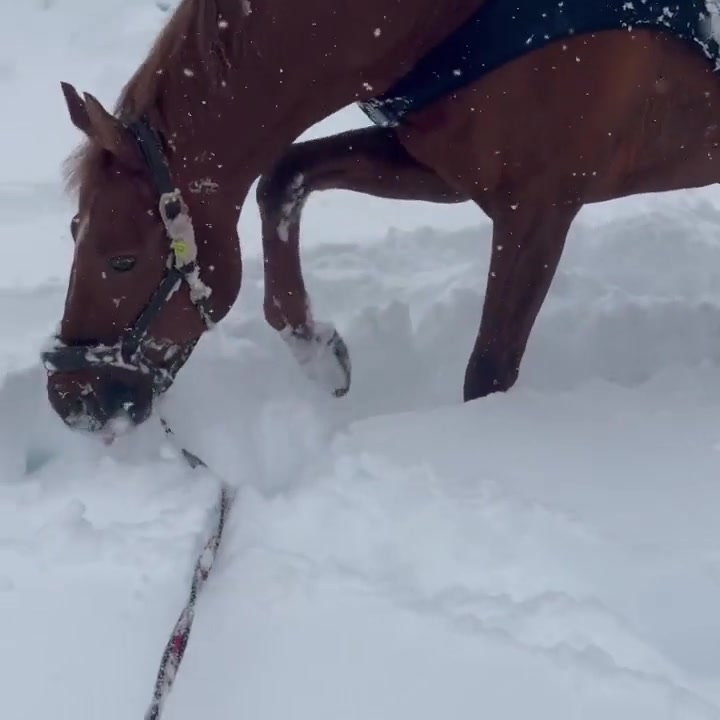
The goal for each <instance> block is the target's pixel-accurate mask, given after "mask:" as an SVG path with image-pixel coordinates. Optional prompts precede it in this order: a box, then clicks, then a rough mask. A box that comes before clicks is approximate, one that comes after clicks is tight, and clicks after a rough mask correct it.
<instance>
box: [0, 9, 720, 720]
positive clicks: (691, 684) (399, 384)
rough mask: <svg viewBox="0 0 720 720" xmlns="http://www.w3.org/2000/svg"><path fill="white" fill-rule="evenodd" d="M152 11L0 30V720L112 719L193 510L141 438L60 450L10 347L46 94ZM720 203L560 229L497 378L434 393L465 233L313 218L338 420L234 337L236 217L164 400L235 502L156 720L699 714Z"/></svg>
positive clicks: (35, 303) (21, 330)
mask: <svg viewBox="0 0 720 720" xmlns="http://www.w3.org/2000/svg"><path fill="white" fill-rule="evenodd" d="M160 5H162V3H160ZM109 17H111V18H112V21H111V22H109V21H108V18H109ZM165 17H166V15H165V13H164V12H163V11H162V10H161V9H160V8H159V7H158V5H157V4H156V3H154V2H151V1H150V0H122V1H121V0H104V2H103V3H91V2H87V0H65V1H64V2H62V1H61V0H56V2H48V1H47V0H45V1H44V2H26V3H22V4H14V5H12V6H11V7H10V5H8V8H6V9H5V10H3V14H2V19H3V20H5V19H6V18H8V22H2V23H0V90H2V92H3V95H4V97H9V98H10V103H9V107H12V108H13V112H11V113H6V115H5V116H4V119H3V121H2V122H3V131H4V132H3V133H0V157H3V164H2V165H0V242H2V243H3V245H4V247H6V248H12V251H11V252H10V251H9V250H8V251H7V252H6V255H5V259H4V262H3V267H2V271H1V272H0V294H1V295H2V302H1V303H0V363H1V365H0V369H1V370H2V373H3V378H4V379H3V382H2V386H1V387H0V461H1V462H2V476H1V477H0V618H2V626H1V627H0V630H1V633H0V636H1V637H2V642H0V678H1V679H2V681H1V682H0V687H1V688H2V700H1V701H0V702H2V706H1V708H0V711H1V713H2V717H3V718H7V719H8V720H45V718H58V717H59V718H71V717H72V718H75V719H76V720H84V719H85V718H88V720H89V719H90V718H96V717H98V716H102V717H103V718H104V719H105V720H120V719H122V720H125V719H126V718H132V717H136V718H140V717H141V716H142V714H143V713H144V711H145V708H146V706H147V704H148V702H149V700H150V693H151V690H152V685H153V682H154V678H155V672H156V669H157V664H158V661H159V658H160V653H161V651H162V648H163V646H164V643H165V641H166V639H167V635H168V633H169V631H170V629H171V627H172V624H173V623H174V621H175V618H176V615H177V612H178V610H179V608H180V606H181V604H182V603H183V602H184V600H185V596H186V592H187V588H188V583H189V581H190V575H191V571H192V566H193V563H194V560H195V555H196V553H197V551H198V550H199V548H200V546H201V544H202V543H203V542H204V539H205V538H204V535H205V523H206V521H207V517H208V512H209V510H210V508H211V506H212V504H213V502H214V500H215V494H216V492H217V484H216V482H215V480H214V479H213V478H212V477H210V476H208V475H207V474H204V473H202V472H191V471H190V470H189V469H187V468H186V467H185V466H184V465H183V464H182V463H181V462H180V461H179V459H178V458H177V455H176V453H175V452H174V451H173V450H172V448H170V447H169V446H168V445H167V443H166V442H165V440H164V439H163V434H162V431H161V429H160V427H159V426H158V424H157V423H156V422H153V423H149V424H148V426H147V427H144V428H143V429H142V430H141V431H139V432H137V433H136V434H135V435H133V436H132V437H128V438H125V439H123V440H121V441H119V442H118V443H116V445H115V446H113V447H112V448H110V449H108V448H106V447H104V446H102V445H100V444H99V443H95V442H91V441H89V440H87V439H85V438H82V437H77V436H75V435H73V434H71V433H69V432H68V431H66V430H65V428H64V427H62V425H61V423H60V422H59V421H58V420H57V419H56V418H55V417H54V416H53V415H52V413H51V411H50V409H49V407H48V405H47V402H46V399H45V394H44V372H43V370H42V369H41V368H40V366H39V363H38V360H37V355H38V351H39V349H40V346H41V344H42V343H43V341H44V340H45V338H46V337H47V335H48V334H49V333H51V332H52V331H53V329H54V327H55V324H56V322H57V320H58V318H59V316H60V313H61V309H62V302H63V298H64V290H65V283H66V279H67V272H68V267H69V261H70V254H71V247H70V246H71V241H70V236H69V229H68V223H69V220H70V217H71V215H72V204H71V200H70V198H66V197H64V196H63V194H62V192H61V188H60V185H59V164H60V162H61V160H62V159H63V157H64V155H65V154H66V153H67V152H68V151H69V150H70V149H71V148H72V146H73V145H74V143H75V142H76V141H77V139H78V138H77V135H76V133H75V132H74V131H73V129H72V127H71V125H70V123H69V120H68V119H67V117H66V112H65V110H64V107H63V104H62V96H61V93H60V91H59V86H58V82H59V80H60V79H67V80H70V81H72V82H75V83H77V85H78V86H79V87H81V88H83V89H87V90H90V91H92V92H94V93H96V94H97V95H98V97H100V99H101V100H103V101H105V102H108V103H112V101H113V100H114V97H115V95H116V94H117V92H118V90H119V88H120V85H121V84H122V82H123V80H124V79H125V78H126V77H127V76H128V75H129V73H130V72H131V70H132V69H133V68H134V66H135V65H136V63H137V62H138V61H139V60H140V59H141V57H142V55H143V53H144V51H145V49H146V48H147V45H148V43H149V42H150V40H151V38H152V37H153V35H154V33H155V32H156V30H157V28H158V27H159V25H160V23H161V22H162V21H163V20H164V19H165ZM32 47H40V48H42V52H40V51H38V52H32V53H31V52H28V48H32ZM128 48H129V49H128ZM46 63H47V64H46ZM361 123H364V119H363V117H362V115H361V114H360V113H359V112H356V111H355V110H353V109H350V110H347V111H344V112H343V113H340V114H338V115H337V116H335V117H333V118H330V119H329V120H328V121H326V122H325V123H323V124H322V125H320V126H318V127H317V128H313V130H312V134H313V135H317V134H321V133H326V132H332V131H336V130H339V129H343V128H346V127H349V126H351V125H358V124H361ZM719 199H720V198H719V197H718V194H717V191H715V190H712V189H710V190H703V191H695V192H692V193H675V194H672V195H665V196H658V197H643V198H633V199H630V200H626V201H622V202H616V203H613V204H608V205H604V206H598V207H595V208H588V209H587V210H585V211H583V213H582V214H581V216H580V218H579V220H578V222H577V223H576V225H575V226H574V228H573V230H572V233H571V237H570V240H569V242H568V248H567V252H566V254H565V256H564V258H563V262H562V265H561V269H560V271H559V273H558V276H557V278H556V282H555V284H554V286H553V288H552V291H551V294H550V297H549V299H548V301H547V303H546V305H545V307H544V309H543V312H542V314H541V317H540V319H539V320H538V323H537V325H536V330H535V333H534V335H533V338H532V341H531V344H530V348H529V350H528V354H527V356H526V360H525V363H524V366H523V369H522V375H521V380H520V382H519V384H518V386H517V387H516V389H514V390H513V391H512V392H511V393H509V394H507V395H504V396H495V397H492V398H488V399H486V400H483V401H480V402H477V403H471V404H468V405H463V404H462V403H461V402H460V395H461V392H460V389H461V381H462V373H463V369H464V364H465V361H466V359H467V355H468V353H469V350H470V347H471V345H472V341H473V337H474V334H475V332H476V329H477V324H478V321H479V312H480V308H481V303H482V293H483V289H484V284H485V273H486V271H487V260H488V257H487V256H488V245H489V232H490V226H489V224H488V223H487V221H486V219H485V218H484V217H483V216H482V215H481V214H479V213H478V212H476V211H475V210H474V209H473V208H472V207H471V206H463V207H461V208H442V207H435V206H432V205H420V204H415V203H412V204H400V203H386V202H381V201H377V200H372V199H369V198H362V197H357V196H350V195H348V194H346V193H339V192H338V193H329V194H326V195H323V196H321V198H317V199H313V200H311V202H310V204H309V206H308V210H307V221H306V223H305V225H304V233H303V234H304V246H303V247H304V252H303V258H304V262H305V267H306V277H307V281H308V286H309V288H310V290H311V292H312V295H313V299H314V303H315V309H316V312H317V314H318V316H319V317H321V318H323V319H330V320H333V321H335V322H336V323H337V324H338V326H339V328H340V330H341V332H343V333H344V335H345V338H346V340H347V341H348V344H349V346H350V351H351V353H352V357H353V367H354V384H353V388H352V390H351V393H350V395H349V396H348V397H346V398H344V399H343V400H341V401H338V400H334V399H333V398H330V397H326V396H325V395H324V394H323V393H322V392H321V391H320V390H319V389H318V388H316V387H314V386H312V385H311V384H310V383H308V382H307V381H306V380H305V378H304V376H303V375H302V373H301V371H300V370H299V368H298V367H297V366H296V365H295V363H294V361H293V359H292V358H291V357H290V356H289V354H288V352H287V350H286V349H285V347H284V345H283V344H282V342H281V341H280V340H279V338H278V337H277V336H276V335H275V334H274V333H273V332H272V331H271V330H270V329H269V328H268V327H267V326H266V325H265V324H264V321H263V319H262V312H261V298H262V263H261V258H260V257H259V254H258V248H259V233H258V230H259V224H258V220H257V213H256V210H255V207H254V204H253V203H252V202H251V200H252V198H251V199H250V202H248V205H247V206H246V207H245V210H244V213H243V219H242V224H241V228H240V229H241V237H242V240H243V247H244V250H245V255H246V269H245V276H244V284H243V290H242V293H241V296H240V299H239V300H238V303H237V305H236V307H235V308H234V310H233V312H232V314H231V316H230V318H229V319H228V320H226V321H225V322H223V323H222V325H221V326H220V327H219V328H217V330H216V331H214V332H213V333H212V334H211V335H210V336H208V337H207V338H206V339H205V340H203V342H202V344H201V345H200V347H199V348H198V350H197V351H196V353H195V355H194V356H193V358H192V360H191V361H190V363H189V364H188V366H187V367H186V369H185V370H184V371H183V372H182V374H181V376H180V378H179V380H178V382H177V384H176V386H175V388H174V389H173V391H172V393H171V394H170V396H169V397H168V398H167V401H166V403H165V408H164V411H165V414H166V416H167V417H168V418H169V419H170V420H171V422H172V423H173V425H174V427H175V429H176V432H177V434H178V436H179V438H180V439H181V440H182V441H183V442H184V443H186V444H187V445H188V447H190V448H191V449H192V450H194V451H195V452H197V453H199V454H200V455H202V456H203V457H204V458H205V459H206V460H207V461H208V463H209V464H210V465H211V466H212V468H213V469H214V470H215V471H216V472H217V473H219V474H221V475H222V476H224V477H225V478H227V479H228V480H229V481H231V482H232V483H233V484H234V485H236V486H237V487H238V489H239V496H238V500H237V503H236V506H235V508H234V510H233V514H232V515H231V518H230V522H229V525H228V528H227V535H226V537H225V540H224V544H223V546H222V549H221V553H220V557H219V558H218V562H217V565H216V567H215V570H214V573H213V575H212V576H211V579H210V581H209V583H208V585H207V587H206V589H205V591H204V593H203V595H202V596H201V598H200V601H199V606H198V614H197V618H196V620H195V625H194V627H193V633H192V636H191V640H190V644H189V646H188V650H187V654H186V657H185V660H184V662H183V665H182V667H181V670H180V673H179V675H178V679H177V682H176V685H175V688H174V690H173V692H172V694H171V696H170V699H169V701H168V704H167V706H166V710H165V715H164V717H165V718H167V719H168V720H186V719H187V720H190V719H191V718H197V717H199V716H200V717H207V718H214V719H217V720H225V719H226V718H227V719H230V718H244V717H248V718H250V717H251V718H253V720H276V719H277V720H280V718H283V720H284V719H285V718H288V717H291V718H295V719H297V720H305V719H307V720H309V719H310V718H312V719H313V720H330V719H331V718H332V719H333V720H335V719H336V718H343V720H354V719H355V718H357V719H358V720H360V718H362V719H363V720H367V719H368V718H373V719H374V720H399V719H400V718H413V719H414V720H425V719H427V720H431V719H432V720H436V719H437V718H439V717H453V718H468V719H469V718H477V717H478V716H479V715H483V716H489V717H493V718H503V720H515V719H516V718H517V719H518V720H520V718H522V719H523V720H527V718H529V717H532V718H543V719H544V718H553V719H554V720H577V719H578V718H582V719H583V720H594V719H595V718H598V720H599V719H600V718H602V719H603V720H605V719H607V718H617V719H618V720H644V719H646V718H647V719H648V720H650V719H652V720H658V719H659V718H673V719H677V718H682V719H683V720H684V719H686V718H687V719H688V720H690V719H693V720H694V719H695V718H703V719H705V718H720V617H719V616H718V612H717V608H718V607H720V534H719V533H718V530H717V516H718V509H719V508H720V482H718V466H719V465H720V422H719V420H720V366H719V360H720V203H719V202H718V200H719ZM347 227H352V229H353V231H352V235H348V234H347V233H346V228H347Z"/></svg>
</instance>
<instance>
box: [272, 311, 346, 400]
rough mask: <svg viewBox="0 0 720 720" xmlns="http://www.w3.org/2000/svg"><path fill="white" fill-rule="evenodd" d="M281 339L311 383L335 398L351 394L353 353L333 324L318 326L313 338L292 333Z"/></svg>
mask: <svg viewBox="0 0 720 720" xmlns="http://www.w3.org/2000/svg"><path fill="white" fill-rule="evenodd" d="M281 335H282V337H283V340H285V342H286V343H287V345H288V347H289V348H290V351H291V352H292V354H293V356H294V357H295V360H297V362H298V364H299V365H300V367H301V368H302V370H303V372H304V373H305V375H306V376H307V377H308V378H309V379H310V380H312V381H314V382H316V383H318V384H319V385H321V386H323V387H325V388H327V390H329V391H330V392H331V393H332V394H333V395H334V396H335V397H338V398H339V397H343V395H346V394H347V392H348V390H350V378H351V374H352V372H351V370H352V366H351V363H350V353H349V352H348V348H347V345H346V344H345V341H344V340H343V339H342V337H341V336H340V333H338V331H337V330H336V329H335V328H334V327H333V326H332V325H331V324H329V323H321V322H316V323H314V324H313V329H312V334H310V335H304V334H300V333H299V332H295V331H292V330H289V329H287V330H282V331H281Z"/></svg>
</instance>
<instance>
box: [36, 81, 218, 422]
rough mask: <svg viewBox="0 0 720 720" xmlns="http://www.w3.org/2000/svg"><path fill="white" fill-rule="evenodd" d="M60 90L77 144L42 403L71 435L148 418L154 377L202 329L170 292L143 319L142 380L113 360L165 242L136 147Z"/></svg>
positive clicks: (148, 301)
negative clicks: (71, 246)
mask: <svg viewBox="0 0 720 720" xmlns="http://www.w3.org/2000/svg"><path fill="white" fill-rule="evenodd" d="M63 90H64V92H65V98H66V102H67V105H68V110H69V112H70V117H71V119H72V121H73V123H74V124H75V126H76V127H78V128H79V129H80V130H81V131H82V132H83V133H84V134H85V135H86V136H87V144H86V145H85V146H84V147H83V149H82V154H81V155H80V156H79V158H78V159H77V164H76V166H75V168H74V173H75V175H74V177H72V180H73V181H74V182H75V184H76V186H77V190H78V201H79V206H78V211H77V214H76V215H75V217H74V218H73V221H72V234H73V238H74V242H75V252H74V256H73V263H72V269H71V273H70V279H69V285H68V291H67V297H66V302H65V310H64V314H63V317H62V321H61V325H60V332H59V336H58V344H59V348H58V349H57V350H56V351H55V356H54V357H53V354H52V353H50V354H49V355H50V362H49V364H50V367H49V373H48V396H49V400H50V402H51V404H52V406H53V408H54V409H55V411H56V412H57V413H58V414H59V415H60V417H61V418H62V419H63V420H64V421H65V422H66V423H67V424H68V425H70V426H71V427H76V428H82V429H86V430H91V431H95V430H101V429H103V428H107V427H108V424H109V425H110V426H111V427H112V426H113V424H115V421H117V420H122V421H125V422H128V421H129V423H130V424H139V423H141V422H143V421H144V420H146V419H147V417H148V416H149V415H150V413H151V411H152V404H153V398H154V395H155V394H156V392H155V391H156V390H157V373H156V371H158V372H159V369H162V368H163V367H164V364H166V363H167V361H168V358H171V359H175V356H176V355H179V354H182V352H183V350H185V349H187V347H188V346H189V347H192V345H193V344H194V342H195V341H196V340H197V338H198V337H199V336H200V335H201V334H202V332H203V331H204V330H205V326H204V325H203V323H202V320H201V318H200V316H199V314H198V312H197V308H196V307H195V306H194V305H193V304H192V302H191V301H190V297H189V293H188V292H187V290H186V289H185V288H179V287H176V288H175V289H173V291H172V293H168V297H167V299H166V300H165V301H164V302H161V303H158V304H157V307H155V308H154V309H153V311H152V312H151V313H147V315H148V317H147V320H148V325H147V334H146V335H144V337H143V342H142V351H143V357H144V359H145V370H146V371H145V372H141V371H139V370H140V368H139V367H138V366H137V365H138V363H135V362H134V361H133V360H130V359H128V358H127V357H126V356H125V355H124V354H123V353H121V352H120V348H121V346H122V345H123V343H124V341H125V340H127V338H128V337H129V336H132V334H133V332H134V330H135V329H136V328H137V325H138V324H139V318H140V317H141V316H142V315H143V313H144V311H146V310H147V309H148V307H150V306H151V305H152V303H153V296H154V295H155V294H156V291H157V290H158V288H159V287H160V286H161V284H162V282H163V279H164V278H165V277H166V271H167V267H168V257H169V254H170V243H169V240H168V237H167V234H166V228H165V227H164V225H163V218H162V217H161V214H160V211H159V208H158V195H157V192H156V188H155V187H154V185H153V178H152V176H151V173H150V172H149V170H148V168H147V166H146V164H145V163H144V162H143V157H142V153H141V152H140V149H139V147H138V143H137V142H136V139H135V138H134V137H133V136H132V134H131V133H130V132H129V131H128V129H127V128H126V127H125V126H124V125H122V124H121V123H120V122H119V121H118V120H117V119H116V118H114V117H113V116H112V115H110V114H109V113H108V112H107V111H105V110H104V108H103V107H102V106H101V105H100V103H99V102H98V101H97V100H95V98H93V97H92V96H90V95H85V98H84V100H83V99H82V98H80V97H79V95H78V94H77V93H76V92H75V90H74V89H73V88H72V87H71V86H69V85H63ZM142 324H144V321H143V323H142ZM75 351H79V352H75ZM73 352H74V355H72V360H69V358H70V357H71V354H72V353H73ZM169 382H170V383H171V382H172V380H170V381H169Z"/></svg>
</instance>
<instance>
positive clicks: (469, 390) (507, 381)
mask: <svg viewBox="0 0 720 720" xmlns="http://www.w3.org/2000/svg"><path fill="white" fill-rule="evenodd" d="M518 374H519V367H518V363H516V362H500V361H499V360H498V359H497V358H496V357H493V356H492V355H489V354H486V353H483V354H477V355H476V354H473V355H472V356H471V357H470V361H469V362H468V365H467V368H466V370H465V383H464V385H463V400H464V401H465V402H469V401H471V400H478V399H479V398H483V397H486V396H488V395H490V394H492V393H495V392H505V391H507V390H509V389H510V388H511V387H512V386H513V385H514V384H515V382H516V381H517V379H518Z"/></svg>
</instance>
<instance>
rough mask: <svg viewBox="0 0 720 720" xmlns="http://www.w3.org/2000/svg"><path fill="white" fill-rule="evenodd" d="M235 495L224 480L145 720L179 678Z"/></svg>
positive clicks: (155, 715) (193, 462)
mask: <svg viewBox="0 0 720 720" xmlns="http://www.w3.org/2000/svg"><path fill="white" fill-rule="evenodd" d="M160 422H161V424H162V426H163V430H165V434H166V435H167V436H168V438H169V439H170V440H172V441H174V439H175V435H174V433H173V431H172V429H171V428H170V426H169V425H168V424H167V422H166V421H165V420H164V419H162V418H161V419H160ZM180 452H181V453H182V456H183V458H185V461H186V462H187V464H188V465H189V466H190V467H191V468H193V469H195V468H197V467H203V468H206V469H208V470H209V468H208V466H207V465H206V464H205V463H204V462H203V461H202V460H201V459H200V458H199V457H198V456H197V455H195V454H194V453H191V452H190V451H189V450H186V449H185V448H182V447H181V448H180ZM233 498H234V493H233V490H232V488H231V487H230V486H229V485H228V484H227V483H225V482H223V481H221V486H220V496H219V497H218V502H217V504H216V505H215V511H214V518H213V524H212V529H211V532H210V537H209V538H208V540H207V542H206V543H205V548H204V549H203V551H202V552H201V553H200V556H199V557H198V559H197V562H196V563H195V570H194V572H193V579H192V585H191V587H190V596H189V598H188V601H187V603H186V604H185V607H184V608H183V609H182V611H181V613H180V616H179V617H178V619H177V622H176V623H175V627H174V628H173V631H172V633H171V635H170V639H169V640H168V642H167V645H165V650H164V652H163V654H162V659H161V660H160V668H159V669H158V673H157V678H156V680H155V689H154V691H153V699H152V702H151V703H150V707H149V708H148V709H147V712H146V713H145V720H159V718H160V715H161V713H162V709H163V705H164V704H165V700H166V699H167V696H168V695H169V693H170V690H171V689H172V686H173V683H174V682H175V676H176V675H177V671H178V668H179V666H180V663H181V661H182V659H183V655H184V654H185V648H186V646H187V642H188V638H189V637H190V630H191V628H192V623H193V620H194V618H195V603H196V601H197V596H198V594H199V592H200V590H201V589H202V587H203V585H204V584H205V581H206V580H207V579H208V575H209V574H210V570H211V569H212V566H213V562H214V561H215V556H216V555H217V551H218V547H219V545H220V540H221V539H222V533H223V529H224V527H225V521H226V519H227V516H228V513H229V511H230V506H231V504H232V501H233Z"/></svg>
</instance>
